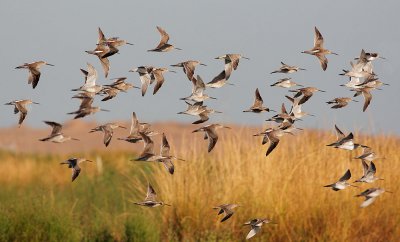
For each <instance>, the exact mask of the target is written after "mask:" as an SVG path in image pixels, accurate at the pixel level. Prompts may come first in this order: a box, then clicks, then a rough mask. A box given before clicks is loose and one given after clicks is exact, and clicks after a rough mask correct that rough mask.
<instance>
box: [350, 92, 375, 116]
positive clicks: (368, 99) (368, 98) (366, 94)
mask: <svg viewBox="0 0 400 242" xmlns="http://www.w3.org/2000/svg"><path fill="white" fill-rule="evenodd" d="M373 89H374V88H372V87H362V88H358V89H355V90H352V91H355V92H356V93H355V94H354V96H358V95H360V93H361V94H362V95H363V97H364V106H363V112H365V110H367V108H368V106H369V104H370V103H371V100H372V94H371V91H372V90H373Z"/></svg>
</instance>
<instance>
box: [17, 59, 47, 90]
mask: <svg viewBox="0 0 400 242" xmlns="http://www.w3.org/2000/svg"><path fill="white" fill-rule="evenodd" d="M44 65H48V66H54V65H52V64H49V63H47V62H45V61H35V62H31V63H24V64H23V65H20V66H17V67H15V69H28V71H29V77H28V84H32V88H33V89H35V87H36V86H37V84H38V83H39V79H40V68H41V67H42V66H44Z"/></svg>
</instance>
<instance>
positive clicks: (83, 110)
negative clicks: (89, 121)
mask: <svg viewBox="0 0 400 242" xmlns="http://www.w3.org/2000/svg"><path fill="white" fill-rule="evenodd" d="M72 98H78V99H80V101H81V105H80V106H79V109H78V110H77V111H74V112H70V113H67V114H75V117H74V119H78V118H83V117H86V116H88V115H91V114H95V113H97V112H99V111H104V112H109V110H107V109H102V108H100V107H93V106H92V104H93V100H94V98H93V97H90V96H85V95H80V96H74V97H72Z"/></svg>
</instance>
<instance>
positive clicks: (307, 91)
mask: <svg viewBox="0 0 400 242" xmlns="http://www.w3.org/2000/svg"><path fill="white" fill-rule="evenodd" d="M289 92H295V93H296V94H295V95H294V98H297V97H300V96H301V95H303V97H302V98H301V99H300V101H299V104H303V103H305V102H307V101H308V99H310V98H311V97H312V95H313V94H314V92H325V91H322V90H320V89H318V88H316V87H304V88H300V89H296V90H289Z"/></svg>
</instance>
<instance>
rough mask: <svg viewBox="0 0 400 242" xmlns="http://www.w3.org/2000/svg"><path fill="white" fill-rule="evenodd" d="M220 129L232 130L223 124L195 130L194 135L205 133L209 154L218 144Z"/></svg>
mask: <svg viewBox="0 0 400 242" xmlns="http://www.w3.org/2000/svg"><path fill="white" fill-rule="evenodd" d="M220 128H226V129H231V128H230V127H227V126H224V125H221V124H209V125H206V126H204V127H201V128H199V129H196V130H193V131H192V133H196V132H204V139H208V152H211V151H212V150H213V149H214V147H215V145H216V144H217V142H218V134H217V130H218V129H220Z"/></svg>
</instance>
